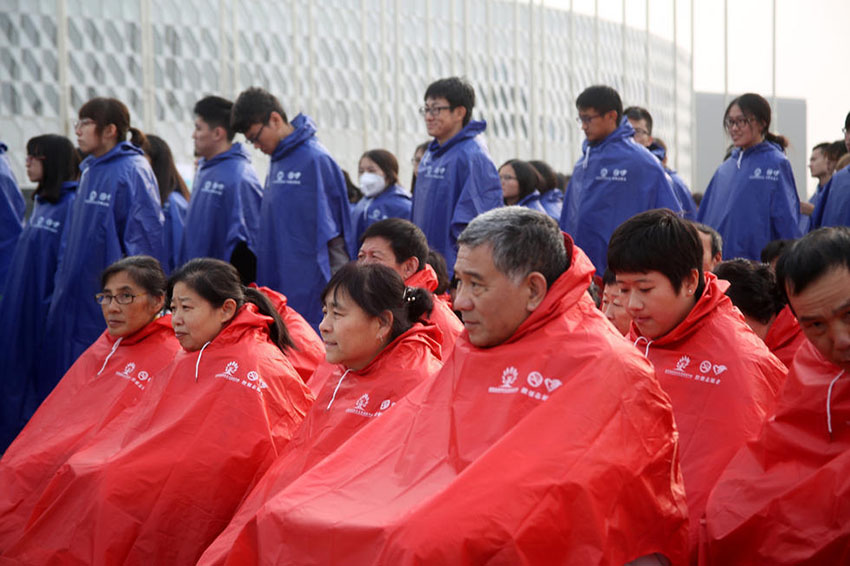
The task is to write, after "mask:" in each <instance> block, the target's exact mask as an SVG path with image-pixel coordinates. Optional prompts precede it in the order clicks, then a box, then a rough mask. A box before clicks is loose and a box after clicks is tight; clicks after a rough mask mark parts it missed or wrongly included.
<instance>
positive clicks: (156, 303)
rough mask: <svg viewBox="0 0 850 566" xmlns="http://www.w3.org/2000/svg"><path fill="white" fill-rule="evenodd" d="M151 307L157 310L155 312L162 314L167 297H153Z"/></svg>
mask: <svg viewBox="0 0 850 566" xmlns="http://www.w3.org/2000/svg"><path fill="white" fill-rule="evenodd" d="M151 306H152V308H155V309H156V310H155V311H154V312H160V311H161V310H162V309H163V308H165V295H160V296H159V297H151Z"/></svg>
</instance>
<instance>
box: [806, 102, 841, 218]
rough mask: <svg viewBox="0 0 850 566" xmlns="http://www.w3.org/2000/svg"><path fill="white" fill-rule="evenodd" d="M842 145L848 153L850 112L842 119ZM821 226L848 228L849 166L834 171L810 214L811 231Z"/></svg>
mask: <svg viewBox="0 0 850 566" xmlns="http://www.w3.org/2000/svg"><path fill="white" fill-rule="evenodd" d="M844 144H845V145H846V146H847V151H850V112H848V113H847V117H846V118H844ZM822 226H850V165H848V166H847V167H845V168H844V169H841V170H840V171H836V172H835V174H834V175H833V176H832V178H831V179H830V180H829V182H828V183H827V184H826V186H825V187H824V188H823V193H822V194H821V197H820V200H819V201H818V203H817V205H816V206H815V211H814V212H813V213H812V230H814V229H815V228H820V227H822Z"/></svg>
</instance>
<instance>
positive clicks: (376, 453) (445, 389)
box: [227, 246, 687, 566]
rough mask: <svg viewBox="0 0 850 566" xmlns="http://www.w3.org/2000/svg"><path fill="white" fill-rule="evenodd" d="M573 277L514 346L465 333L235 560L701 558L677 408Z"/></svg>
mask: <svg viewBox="0 0 850 566" xmlns="http://www.w3.org/2000/svg"><path fill="white" fill-rule="evenodd" d="M570 248H571V249H572V266H571V267H570V269H569V270H568V271H567V272H566V273H565V274H563V275H562V276H561V277H560V278H559V279H558V280H557V281H556V282H555V283H554V284H553V286H552V288H551V289H550V290H549V292H548V294H547V296H546V298H545V299H544V301H543V303H542V304H541V305H540V306H539V307H538V308H537V309H536V310H535V311H534V312H533V313H531V315H530V316H529V317H528V318H527V319H526V320H525V321H524V322H523V323H522V324H521V325H520V327H519V328H518V329H517V331H516V332H515V333H514V335H513V336H512V337H511V338H510V339H509V340H507V341H506V342H504V343H503V344H500V345H498V346H495V347H492V348H486V349H481V348H476V347H475V346H473V345H472V344H470V343H469V341H468V340H467V339H466V333H464V334H462V335H461V338H460V339H458V341H457V343H456V344H455V348H454V351H453V353H452V357H451V358H450V359H449V360H448V361H447V362H446V365H445V367H444V368H443V369H442V371H441V372H440V373H439V374H437V376H436V377H435V378H434V379H433V380H428V381H426V382H425V383H424V384H423V385H422V386H420V387H417V388H416V389H415V390H413V391H412V392H411V393H410V394H408V396H407V397H405V398H404V399H402V400H401V401H400V402H399V403H398V404H397V405H396V406H395V407H394V408H393V410H392V411H390V412H388V413H386V414H385V415H383V416H382V417H381V418H380V419H375V420H374V421H373V422H372V423H370V424H369V425H367V426H366V427H364V428H363V429H361V430H360V431H359V432H358V433H356V434H355V435H354V436H352V437H351V439H349V440H348V442H346V443H345V444H344V445H343V446H341V447H340V448H339V449H338V450H337V451H336V452H335V453H334V454H332V455H331V456H329V457H327V458H326V459H324V460H323V461H322V462H320V463H318V464H317V465H316V466H315V467H314V468H313V469H311V470H310V471H308V472H307V473H305V474H303V475H301V476H300V477H299V478H298V479H296V480H295V481H294V482H293V483H292V484H290V486H289V487H288V488H287V489H285V490H283V491H282V492H280V493H278V494H277V495H275V496H274V497H273V498H271V499H269V500H268V501H267V502H266V504H265V505H264V507H263V508H262V509H261V510H260V511H259V512H258V513H257V514H256V517H255V518H254V519H252V521H251V522H250V523H249V524H248V525H247V526H246V527H245V529H244V530H243V533H242V536H240V538H239V540H238V541H237V542H236V543H235V544H234V547H233V548H232V554H231V556H229V557H228V562H227V563H231V564H245V563H254V562H257V563H262V564H300V565H305V564H322V565H331V564H357V565H359V566H362V565H367V564H414V563H418V564H483V563H485V562H488V561H489V562H490V563H506V564H507V563H510V564H517V563H523V562H524V563H534V564H544V563H551V561H552V559H553V557H557V560H559V561H560V562H561V563H563V564H581V565H583V566H584V565H587V564H616V565H617V566H621V565H622V564H624V563H625V562H627V561H629V560H632V559H634V558H637V557H639V556H642V555H646V554H651V553H653V552H662V553H664V554H666V555H668V556H670V557H671V558H673V559H674V560H678V561H681V559H683V557H684V556H685V552H686V550H687V526H686V516H687V512H686V510H685V504H684V493H683V486H682V483H681V475H680V473H679V467H678V460H677V442H676V432H675V425H674V423H673V415H672V409H671V407H670V401H669V398H668V397H667V395H666V394H665V393H664V392H663V391H662V390H661V388H660V386H659V385H658V382H657V381H656V380H655V378H654V376H653V372H652V367H651V366H650V364H649V363H648V362H647V361H646V360H645V359H643V358H642V357H641V356H640V355H639V354H638V353H637V352H635V351H634V349H633V348H632V347H631V346H629V345H628V344H627V343H625V341H623V339H622V337H621V336H620V335H618V334H617V333H616V331H615V330H614V329H613V327H611V325H610V324H608V322H607V321H606V320H605V318H604V317H603V316H602V314H601V313H600V312H599V311H598V310H597V309H596V308H595V307H594V305H593V303H592V302H591V300H590V298H589V296H588V295H587V286H588V284H589V283H590V277H591V274H592V273H593V270H594V268H593V266H592V265H591V264H590V262H589V260H588V259H587V258H586V256H585V255H584V253H583V252H581V251H580V250H578V248H572V246H570Z"/></svg>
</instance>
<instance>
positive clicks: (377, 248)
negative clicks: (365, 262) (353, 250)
mask: <svg viewBox="0 0 850 566" xmlns="http://www.w3.org/2000/svg"><path fill="white" fill-rule="evenodd" d="M360 249H361V250H362V251H369V252H383V253H390V254H391V253H392V252H393V249H392V244H390V241H389V240H387V239H386V238H383V237H381V236H371V237H369V238H366V239H365V240H363V243H362V244H361V245H360Z"/></svg>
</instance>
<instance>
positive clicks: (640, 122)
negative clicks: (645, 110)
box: [629, 118, 646, 130]
mask: <svg viewBox="0 0 850 566" xmlns="http://www.w3.org/2000/svg"><path fill="white" fill-rule="evenodd" d="M629 123H630V124H631V125H632V127H633V128H643V129H644V130H645V129H646V120H644V119H643V118H640V119H637V120H636V119H634V118H629Z"/></svg>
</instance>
